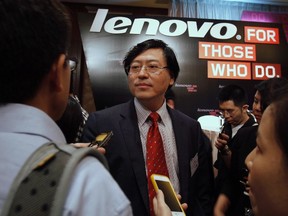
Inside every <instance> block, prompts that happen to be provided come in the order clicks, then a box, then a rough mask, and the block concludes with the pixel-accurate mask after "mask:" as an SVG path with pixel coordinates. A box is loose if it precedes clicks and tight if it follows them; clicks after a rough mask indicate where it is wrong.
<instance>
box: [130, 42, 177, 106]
mask: <svg viewBox="0 0 288 216" xmlns="http://www.w3.org/2000/svg"><path fill="white" fill-rule="evenodd" d="M143 66H144V67H143ZM147 66H149V67H155V68H159V69H157V73H149V69H147V68H146V67H147ZM131 67H141V70H140V71H139V72H138V73H133V74H132V73H129V75H128V85H129V89H130V91H131V93H132V94H133V95H134V96H135V97H136V98H137V99H138V100H139V101H140V102H143V103H150V104H151V103H154V104H155V103H156V104H157V106H158V105H162V104H163V101H164V98H165V92H166V90H167V88H168V86H169V85H173V83H174V78H172V77H171V76H170V73H169V69H168V68H163V67H167V62H166V59H165V58H164V56H163V51H162V49H160V48H155V49H148V50H146V51H144V52H143V53H141V54H139V55H138V56H137V57H136V58H135V59H134V60H133V61H132V62H131V65H130V68H131ZM160 68H161V69H160Z"/></svg>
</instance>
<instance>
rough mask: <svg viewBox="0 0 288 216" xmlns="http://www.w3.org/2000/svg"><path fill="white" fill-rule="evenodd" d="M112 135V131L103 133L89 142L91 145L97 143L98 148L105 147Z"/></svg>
mask: <svg viewBox="0 0 288 216" xmlns="http://www.w3.org/2000/svg"><path fill="white" fill-rule="evenodd" d="M112 136H113V132H112V131H109V132H106V133H101V134H99V135H98V136H96V138H95V140H94V141H92V142H91V143H90V144H89V147H92V146H95V145H97V148H99V147H105V146H106V145H107V144H108V141H109V140H110V139H111V137H112Z"/></svg>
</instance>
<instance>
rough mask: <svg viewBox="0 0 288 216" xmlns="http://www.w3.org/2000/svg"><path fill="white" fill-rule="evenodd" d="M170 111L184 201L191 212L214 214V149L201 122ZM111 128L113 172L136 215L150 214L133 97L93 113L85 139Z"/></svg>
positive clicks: (109, 151) (109, 154)
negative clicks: (211, 154)
mask: <svg viewBox="0 0 288 216" xmlns="http://www.w3.org/2000/svg"><path fill="white" fill-rule="evenodd" d="M168 112H169V114H170V116H171V119H172V124H173V129H174V133H175V139H176V145H177V155H178V163H179V176H178V177H179V181H180V194H181V196H182V200H181V202H186V203H188V206H189V207H188V211H187V212H186V213H187V215H195V216H201V215H212V202H211V201H212V200H211V197H212V190H213V172H212V164H211V160H210V159H211V158H210V153H211V152H210V151H209V150H207V149H209V147H208V146H207V143H206V144H205V142H204V138H203V133H202V130H201V127H200V124H199V123H198V122H197V121H195V120H193V119H192V118H190V117H188V116H186V115H184V114H183V113H181V112H179V111H176V110H173V109H170V108H168ZM108 131H113V134H114V135H113V137H112V138H111V140H110V141H109V144H108V146H107V147H106V157H107V160H108V163H109V167H110V172H111V174H112V176H113V177H114V179H115V180H116V181H117V182H118V184H119V185H120V187H121V188H122V190H123V191H124V193H125V194H126V196H127V197H128V199H129V200H130V201H131V204H132V208H133V213H134V215H135V216H148V215H149V201H148V188H147V187H148V186H147V177H146V172H145V162H144V157H143V151H142V145H141V140H140V133H139V128H138V124H137V115H136V111H135V106H134V102H133V100H131V101H129V102H127V103H124V104H120V105H117V106H114V107H111V108H107V109H105V110H101V111H97V112H94V113H92V114H90V116H89V118H88V121H87V123H86V127H85V129H84V133H83V141H84V142H90V141H92V140H94V139H95V137H96V136H97V135H98V134H99V133H101V132H108ZM191 171H192V172H191ZM211 178H212V179H211ZM211 180H212V181H211ZM95 196H97V194H95ZM107 208H109V204H107ZM192 212H193V213H192Z"/></svg>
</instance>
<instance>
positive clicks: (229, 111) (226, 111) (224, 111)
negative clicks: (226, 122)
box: [219, 109, 235, 118]
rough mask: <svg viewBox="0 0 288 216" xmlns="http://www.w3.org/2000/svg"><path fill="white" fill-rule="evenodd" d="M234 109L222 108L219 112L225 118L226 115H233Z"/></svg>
mask: <svg viewBox="0 0 288 216" xmlns="http://www.w3.org/2000/svg"><path fill="white" fill-rule="evenodd" d="M234 111H235V110H234V109H227V110H220V112H219V114H220V116H221V117H222V118H224V117H225V115H228V116H231V115H232V114H233V112H234Z"/></svg>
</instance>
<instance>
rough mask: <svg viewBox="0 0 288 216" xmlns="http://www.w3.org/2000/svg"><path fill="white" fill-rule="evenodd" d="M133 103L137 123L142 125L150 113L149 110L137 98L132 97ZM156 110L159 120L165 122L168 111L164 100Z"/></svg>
mask: <svg viewBox="0 0 288 216" xmlns="http://www.w3.org/2000/svg"><path fill="white" fill-rule="evenodd" d="M134 105H135V109H136V114H137V118H138V124H139V125H140V126H142V125H143V124H144V123H145V122H146V120H147V118H148V116H149V115H150V113H151V110H148V109H147V108H146V107H144V106H143V105H142V104H141V103H140V102H139V100H138V99H137V98H134ZM156 112H157V113H158V114H159V116H160V117H161V122H162V123H163V124H164V125H165V124H167V120H166V119H167V117H168V118H169V113H168V110H167V106H166V100H165V101H164V103H163V104H162V106H161V107H160V108H159V109H158V110H157V111H156Z"/></svg>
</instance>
